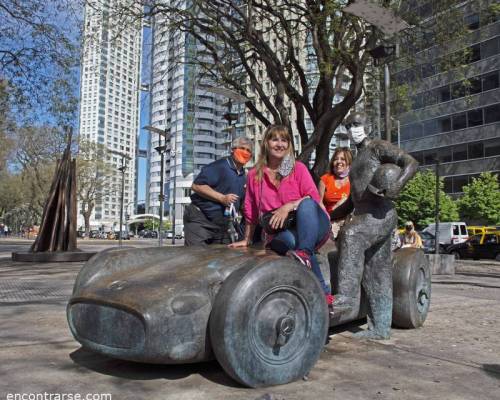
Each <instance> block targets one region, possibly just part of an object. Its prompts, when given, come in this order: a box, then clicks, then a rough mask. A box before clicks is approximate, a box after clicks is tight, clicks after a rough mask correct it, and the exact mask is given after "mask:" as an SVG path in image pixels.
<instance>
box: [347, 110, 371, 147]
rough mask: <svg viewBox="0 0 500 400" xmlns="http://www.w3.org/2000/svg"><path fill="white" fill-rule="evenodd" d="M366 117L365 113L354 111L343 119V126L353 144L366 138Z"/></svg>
mask: <svg viewBox="0 0 500 400" xmlns="http://www.w3.org/2000/svg"><path fill="white" fill-rule="evenodd" d="M367 121H368V118H367V117H366V114H365V113H362V112H359V111H354V112H351V113H350V114H349V115H348V116H347V118H346V119H345V122H344V126H345V127H346V129H347V131H348V132H349V137H350V138H351V140H352V141H353V142H354V143H355V144H357V145H358V144H360V143H361V142H362V141H363V140H365V139H366V137H367V134H366V128H365V127H366V126H367Z"/></svg>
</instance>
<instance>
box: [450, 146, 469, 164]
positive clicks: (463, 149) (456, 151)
mask: <svg viewBox="0 0 500 400" xmlns="http://www.w3.org/2000/svg"><path fill="white" fill-rule="evenodd" d="M463 160H467V145H466V144H460V145H457V146H453V161H463Z"/></svg>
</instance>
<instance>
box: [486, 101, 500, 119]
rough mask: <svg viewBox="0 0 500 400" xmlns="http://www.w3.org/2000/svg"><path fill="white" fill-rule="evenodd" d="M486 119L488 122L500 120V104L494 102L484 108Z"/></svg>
mask: <svg viewBox="0 0 500 400" xmlns="http://www.w3.org/2000/svg"><path fill="white" fill-rule="evenodd" d="M484 121H485V123H486V124H490V123H493V122H498V121H500V104H494V105H492V106H489V107H486V108H485V109H484Z"/></svg>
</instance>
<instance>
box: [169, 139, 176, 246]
mask: <svg viewBox="0 0 500 400" xmlns="http://www.w3.org/2000/svg"><path fill="white" fill-rule="evenodd" d="M170 157H171V158H173V159H174V176H173V179H174V191H173V194H172V245H175V203H176V198H175V196H176V193H177V144H176V143H175V141H174V148H173V150H171V151H170ZM170 177H171V178H172V167H170Z"/></svg>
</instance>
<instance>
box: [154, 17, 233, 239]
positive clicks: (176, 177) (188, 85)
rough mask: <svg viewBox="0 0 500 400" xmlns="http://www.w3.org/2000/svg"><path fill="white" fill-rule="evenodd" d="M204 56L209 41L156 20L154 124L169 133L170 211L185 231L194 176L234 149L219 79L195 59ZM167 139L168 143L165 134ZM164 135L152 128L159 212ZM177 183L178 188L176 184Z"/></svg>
mask: <svg viewBox="0 0 500 400" xmlns="http://www.w3.org/2000/svg"><path fill="white" fill-rule="evenodd" d="M200 56H203V46H201V45H200V44H199V43H197V42H196V41H195V40H194V39H193V38H192V37H191V36H189V35H187V34H186V33H184V32H181V31H180V30H170V29H169V27H168V24H167V23H165V20H164V19H163V17H162V16H161V15H158V16H156V18H155V19H154V20H153V51H152V61H151V65H152V76H151V125H152V126H153V127H155V128H158V129H161V130H163V131H164V132H165V133H166V137H167V138H168V139H167V140H168V142H167V148H168V150H169V151H168V152H167V153H166V154H165V176H164V193H165V207H164V210H165V213H166V214H167V215H169V216H170V221H171V222H174V216H173V208H174V204H175V224H176V233H180V232H181V231H182V219H183V214H184V207H185V206H186V205H187V204H189V203H190V202H191V200H190V198H189V195H190V191H191V184H192V182H193V179H194V177H195V176H196V175H197V174H198V173H199V171H200V170H201V168H202V167H203V166H205V165H207V164H209V163H211V162H212V161H214V160H216V159H218V158H220V157H223V156H225V155H227V154H228V143H229V141H230V138H229V137H228V131H227V130H225V129H224V128H225V127H226V126H227V123H226V122H225V121H224V119H223V114H224V113H225V112H226V106H225V104H224V103H225V102H226V101H227V99H224V97H222V96H221V95H218V94H216V93H214V92H213V91H211V90H210V88H211V87H213V86H214V84H212V83H210V82H208V80H207V79H204V78H203V77H202V74H201V73H200V71H199V67H197V66H196V65H195V64H194V63H190V60H192V59H193V58H195V57H200ZM161 144H162V145H163V144H165V142H164V139H163V138H161ZM159 145H160V135H158V134H156V133H151V137H150V145H149V171H150V172H149V177H148V178H149V179H148V183H147V187H148V189H149V190H147V192H148V197H147V199H146V202H147V205H146V206H147V209H148V212H150V213H152V214H158V213H159V206H160V202H159V194H160V171H161V163H160V155H159V154H158V152H157V151H156V150H155V149H156V148H157V147H158V146H159ZM174 189H175V190H174Z"/></svg>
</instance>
